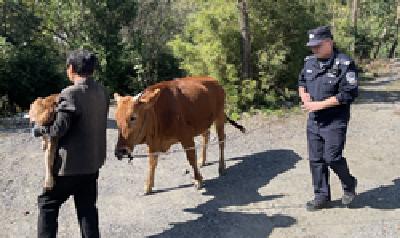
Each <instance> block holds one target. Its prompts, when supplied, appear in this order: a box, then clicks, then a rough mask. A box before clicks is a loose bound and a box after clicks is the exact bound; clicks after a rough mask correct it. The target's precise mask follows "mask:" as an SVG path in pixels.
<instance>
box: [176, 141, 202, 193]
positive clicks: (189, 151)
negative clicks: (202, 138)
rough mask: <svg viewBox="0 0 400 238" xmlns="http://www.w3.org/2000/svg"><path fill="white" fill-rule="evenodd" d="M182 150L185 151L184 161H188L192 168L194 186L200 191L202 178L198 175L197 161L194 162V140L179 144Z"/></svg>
mask: <svg viewBox="0 0 400 238" xmlns="http://www.w3.org/2000/svg"><path fill="white" fill-rule="evenodd" d="M181 143H182V146H183V148H184V149H185V151H186V159H187V160H188V161H189V164H190V166H192V168H193V172H194V186H195V187H196V188H197V189H201V186H202V183H203V177H202V176H201V174H200V171H199V169H198V168H197V160H196V148H195V146H194V138H190V139H187V140H184V141H182V142H181Z"/></svg>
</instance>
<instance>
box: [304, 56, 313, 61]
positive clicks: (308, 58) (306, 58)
mask: <svg viewBox="0 0 400 238" xmlns="http://www.w3.org/2000/svg"><path fill="white" fill-rule="evenodd" d="M313 58H315V56H314V55H308V56H306V57H305V58H304V62H307V61H308V60H310V59H313Z"/></svg>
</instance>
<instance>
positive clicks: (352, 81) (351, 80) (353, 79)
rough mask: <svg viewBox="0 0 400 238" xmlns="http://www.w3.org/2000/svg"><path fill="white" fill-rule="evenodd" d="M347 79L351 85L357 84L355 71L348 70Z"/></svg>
mask: <svg viewBox="0 0 400 238" xmlns="http://www.w3.org/2000/svg"><path fill="white" fill-rule="evenodd" d="M346 81H347V82H348V83H349V84H350V85H356V84H357V78H356V73H355V72H347V73H346Z"/></svg>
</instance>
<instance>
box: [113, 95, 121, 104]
mask: <svg viewBox="0 0 400 238" xmlns="http://www.w3.org/2000/svg"><path fill="white" fill-rule="evenodd" d="M120 98H121V96H119V94H118V93H114V100H115V101H116V102H118V101H119V99H120Z"/></svg>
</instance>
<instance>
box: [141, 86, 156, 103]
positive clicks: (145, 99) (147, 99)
mask: <svg viewBox="0 0 400 238" xmlns="http://www.w3.org/2000/svg"><path fill="white" fill-rule="evenodd" d="M159 95H160V89H159V88H156V89H154V90H151V91H147V92H146V93H144V94H143V95H141V96H140V97H139V102H141V103H145V104H148V105H152V104H153V103H154V102H155V101H156V100H157V98H158V96H159Z"/></svg>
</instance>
